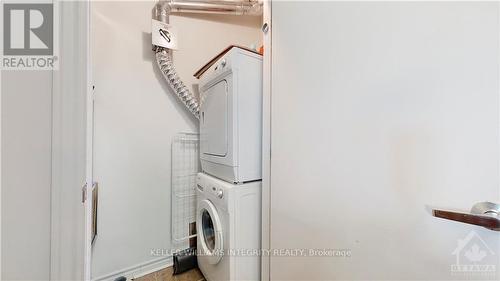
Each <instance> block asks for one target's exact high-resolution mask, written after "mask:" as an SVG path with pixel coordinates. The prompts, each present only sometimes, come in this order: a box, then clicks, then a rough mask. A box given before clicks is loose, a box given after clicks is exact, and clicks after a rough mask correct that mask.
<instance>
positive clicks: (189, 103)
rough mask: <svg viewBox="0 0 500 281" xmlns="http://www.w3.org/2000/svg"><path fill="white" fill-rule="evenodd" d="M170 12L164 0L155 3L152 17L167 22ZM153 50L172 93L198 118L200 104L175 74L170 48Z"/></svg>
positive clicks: (156, 47)
mask: <svg viewBox="0 0 500 281" xmlns="http://www.w3.org/2000/svg"><path fill="white" fill-rule="evenodd" d="M170 12H171V7H170V4H169V3H168V2H166V1H161V2H158V4H156V6H155V8H154V10H153V17H154V18H155V19H157V20H159V21H162V22H165V23H169V16H170ZM154 50H155V52H156V63H157V64H158V67H159V68H160V70H161V73H162V74H163V77H165V80H167V82H168V85H169V86H170V88H171V89H172V90H173V91H174V94H175V95H176V96H177V97H178V98H179V100H181V102H182V103H183V104H184V105H185V106H186V107H187V109H188V110H189V111H190V112H191V113H193V115H194V116H195V117H196V118H198V119H200V105H199V104H198V101H197V100H196V97H195V96H194V94H193V93H192V92H191V91H190V90H189V89H188V87H186V85H184V82H182V80H181V78H180V77H179V75H178V74H177V71H176V70H175V67H174V63H173V61H172V50H169V49H166V48H162V47H159V46H155V48H154Z"/></svg>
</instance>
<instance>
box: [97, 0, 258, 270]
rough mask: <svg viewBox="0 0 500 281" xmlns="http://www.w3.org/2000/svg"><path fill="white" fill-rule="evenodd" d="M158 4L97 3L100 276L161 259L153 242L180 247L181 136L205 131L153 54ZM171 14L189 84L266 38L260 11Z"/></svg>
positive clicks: (181, 68)
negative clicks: (224, 56)
mask: <svg viewBox="0 0 500 281" xmlns="http://www.w3.org/2000/svg"><path fill="white" fill-rule="evenodd" d="M154 3H155V2H154V1H141V2H119V3H117V2H100V1H95V2H92V48H93V50H92V56H93V58H92V60H93V66H92V69H93V79H94V84H95V87H96V88H95V131H94V157H95V159H94V165H95V166H94V173H95V174H94V176H95V179H96V181H98V182H99V192H100V194H99V200H100V201H99V211H98V214H99V217H98V236H97V239H96V241H95V245H94V248H93V264H92V266H93V269H92V275H93V278H98V277H100V276H106V275H107V274H109V273H112V272H116V271H118V272H120V271H123V270H125V269H127V268H129V269H130V268H134V267H138V265H140V264H143V263H148V262H151V261H154V260H155V259H156V257H152V256H151V255H150V250H151V249H156V248H161V249H170V247H171V243H170V167H171V153H170V152H171V148H170V147H171V140H172V138H173V136H174V135H175V134H177V133H178V132H181V131H197V130H198V129H197V122H196V120H195V118H193V117H192V116H191V115H190V114H189V113H188V112H187V111H186V110H185V109H184V107H183V105H181V104H180V103H179V102H178V101H177V100H176V98H175V97H174V96H173V95H172V94H171V92H170V90H169V88H168V86H167V85H166V83H165V81H163V78H162V76H161V73H160V72H159V71H158V69H157V66H156V62H154V61H153V59H154V56H153V52H152V51H151V37H150V21H151V10H152V8H153V6H154ZM170 22H171V24H173V25H175V26H176V27H177V28H178V30H179V34H180V36H179V46H180V50H178V51H176V52H175V53H174V61H175V65H176V67H177V69H178V70H179V73H180V75H181V77H182V78H183V79H184V80H185V82H186V83H187V84H188V85H189V84H192V83H195V80H194V78H193V77H192V74H193V73H194V72H195V71H196V70H197V69H198V68H199V67H200V66H202V65H203V64H204V63H206V62H207V61H208V60H209V59H211V58H212V57H213V56H215V55H216V54H217V53H218V52H219V51H221V50H222V49H224V48H225V47H227V46H228V45H230V44H235V43H236V44H242V45H250V44H252V43H255V42H259V41H261V39H260V30H259V27H260V19H259V18H249V17H231V16H223V17H221V16H213V15H204V16H194V15H190V16H188V17H179V16H172V17H171V21H170Z"/></svg>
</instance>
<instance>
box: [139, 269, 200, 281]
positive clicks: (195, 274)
mask: <svg viewBox="0 0 500 281" xmlns="http://www.w3.org/2000/svg"><path fill="white" fill-rule="evenodd" d="M173 270H174V269H173V267H167V268H165V269H162V270H159V271H156V272H153V273H150V274H148V275H145V276H142V277H139V278H135V279H134V281H205V278H203V275H202V274H201V272H200V270H199V269H197V268H195V269H191V270H190V271H187V272H184V273H181V274H177V275H172V273H173Z"/></svg>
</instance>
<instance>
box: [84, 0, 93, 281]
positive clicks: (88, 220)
mask: <svg viewBox="0 0 500 281" xmlns="http://www.w3.org/2000/svg"><path fill="white" fill-rule="evenodd" d="M84 10H85V18H86V29H85V31H86V32H85V40H86V47H87V66H86V68H87V83H86V85H87V95H86V125H87V127H86V132H87V133H86V175H85V186H84V189H85V191H84V192H85V193H86V200H85V201H84V205H85V241H84V245H85V250H84V263H83V264H84V274H83V275H84V280H85V281H90V280H91V279H92V238H93V237H92V209H93V208H92V200H91V198H92V191H93V186H94V173H93V172H94V169H93V163H94V160H93V158H94V157H93V156H94V149H93V148H94V143H93V141H94V86H93V80H92V55H91V54H92V52H91V41H90V39H91V24H92V22H91V12H92V11H91V0H85V8H84Z"/></svg>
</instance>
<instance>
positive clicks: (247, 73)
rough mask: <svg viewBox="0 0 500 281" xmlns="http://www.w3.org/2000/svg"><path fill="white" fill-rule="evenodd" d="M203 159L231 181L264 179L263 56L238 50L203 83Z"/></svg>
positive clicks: (210, 170) (216, 65) (214, 67)
mask: <svg viewBox="0 0 500 281" xmlns="http://www.w3.org/2000/svg"><path fill="white" fill-rule="evenodd" d="M200 98H201V103H200V158H201V167H202V170H203V171H204V172H206V173H207V174H210V175H213V176H215V177H218V178H220V179H223V180H225V181H228V182H235V183H243V182H248V181H254V180H260V179H262V171H261V170H262V168H261V167H262V166H261V163H262V156H261V154H262V56H261V55H259V54H256V53H253V52H251V51H248V50H244V49H241V48H238V47H232V48H231V49H229V51H227V52H226V53H225V54H224V55H223V56H222V57H220V58H219V59H218V60H217V62H215V63H214V64H213V65H212V66H211V67H210V68H209V69H208V70H207V71H206V72H205V74H203V77H202V79H201V81H200Z"/></svg>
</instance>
